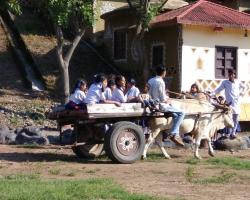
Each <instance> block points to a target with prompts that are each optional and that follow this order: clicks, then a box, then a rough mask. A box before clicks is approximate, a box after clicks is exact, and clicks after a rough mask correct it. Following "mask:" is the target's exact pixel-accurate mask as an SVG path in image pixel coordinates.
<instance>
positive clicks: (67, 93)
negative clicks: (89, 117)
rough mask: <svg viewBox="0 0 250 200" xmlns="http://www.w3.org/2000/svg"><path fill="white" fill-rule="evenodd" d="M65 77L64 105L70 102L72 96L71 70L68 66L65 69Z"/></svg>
mask: <svg viewBox="0 0 250 200" xmlns="http://www.w3.org/2000/svg"><path fill="white" fill-rule="evenodd" d="M62 75H63V77H62V79H63V92H64V94H63V95H64V98H63V100H64V103H66V102H68V100H69V94H70V91H69V68H68V66H64V69H63V73H62Z"/></svg>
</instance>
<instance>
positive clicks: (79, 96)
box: [69, 88, 86, 104]
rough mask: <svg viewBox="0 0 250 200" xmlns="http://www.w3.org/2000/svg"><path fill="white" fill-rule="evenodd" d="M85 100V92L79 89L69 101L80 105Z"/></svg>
mask: <svg viewBox="0 0 250 200" xmlns="http://www.w3.org/2000/svg"><path fill="white" fill-rule="evenodd" d="M85 98H86V94H85V92H84V91H82V90H80V89H79V88H77V89H76V91H75V92H74V93H73V94H71V95H70V97H69V101H73V102H74V103H75V104H80V103H83V102H84V99H85Z"/></svg>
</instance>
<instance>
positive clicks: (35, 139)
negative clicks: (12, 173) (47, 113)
mask: <svg viewBox="0 0 250 200" xmlns="http://www.w3.org/2000/svg"><path fill="white" fill-rule="evenodd" d="M57 133H58V134H57V135H55V134H50V132H49V131H45V130H43V129H41V128H39V127H34V126H28V127H24V128H17V129H9V128H8V127H7V126H5V125H2V126H0V144H16V145H48V144H56V145H59V144H63V145H66V144H73V142H74V138H75V137H74V135H73V132H72V130H71V129H67V130H65V131H64V132H63V133H62V135H61V138H60V136H59V132H57Z"/></svg>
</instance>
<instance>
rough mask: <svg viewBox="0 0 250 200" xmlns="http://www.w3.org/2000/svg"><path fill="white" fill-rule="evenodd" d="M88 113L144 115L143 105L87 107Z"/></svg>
mask: <svg viewBox="0 0 250 200" xmlns="http://www.w3.org/2000/svg"><path fill="white" fill-rule="evenodd" d="M87 112H88V113H89V114H92V113H144V112H145V109H144V108H142V104H141V103H122V104H121V106H116V105H115V104H93V105H87Z"/></svg>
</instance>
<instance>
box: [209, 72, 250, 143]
mask: <svg viewBox="0 0 250 200" xmlns="http://www.w3.org/2000/svg"><path fill="white" fill-rule="evenodd" d="M235 78H236V72H235V71H234V70H231V69H230V70H228V80H223V81H222V82H221V84H220V85H219V87H218V88H217V89H215V91H214V92H213V94H218V93H220V92H221V91H222V90H224V91H225V98H226V102H227V103H228V104H230V106H231V108H232V110H233V121H234V127H233V128H231V129H229V136H230V137H231V138H232V139H234V138H235V137H236V134H237V133H236V130H237V125H238V122H239V115H240V111H241V110H240V100H241V96H242V95H243V94H244V90H245V86H244V85H243V84H242V83H240V82H239V81H238V80H236V79H235Z"/></svg>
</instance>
